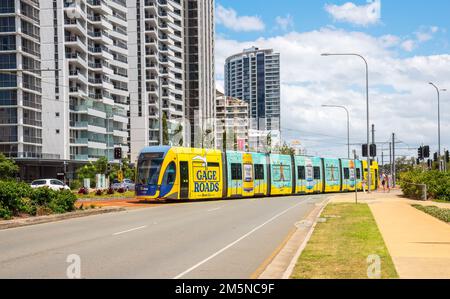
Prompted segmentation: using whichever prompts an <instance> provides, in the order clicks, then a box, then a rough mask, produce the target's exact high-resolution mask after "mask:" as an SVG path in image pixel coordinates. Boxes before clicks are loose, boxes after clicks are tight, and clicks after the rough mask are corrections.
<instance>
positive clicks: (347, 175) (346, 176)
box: [344, 168, 350, 180]
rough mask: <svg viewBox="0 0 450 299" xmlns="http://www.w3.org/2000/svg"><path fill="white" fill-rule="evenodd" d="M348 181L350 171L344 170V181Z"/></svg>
mask: <svg viewBox="0 0 450 299" xmlns="http://www.w3.org/2000/svg"><path fill="white" fill-rule="evenodd" d="M349 179H350V169H348V168H344V180H349Z"/></svg>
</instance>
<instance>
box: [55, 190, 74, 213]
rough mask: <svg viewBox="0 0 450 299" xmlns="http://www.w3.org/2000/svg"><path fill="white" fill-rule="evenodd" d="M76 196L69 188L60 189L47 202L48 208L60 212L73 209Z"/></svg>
mask: <svg viewBox="0 0 450 299" xmlns="http://www.w3.org/2000/svg"><path fill="white" fill-rule="evenodd" d="M76 201H77V197H76V196H75V195H74V194H73V193H72V192H70V191H69V190H64V191H60V192H58V193H57V194H56V197H55V198H53V199H52V201H51V202H50V203H49V208H50V209H51V210H52V212H53V213H57V214H62V213H66V212H71V211H73V210H75V202H76Z"/></svg>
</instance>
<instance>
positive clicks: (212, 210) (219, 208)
mask: <svg viewBox="0 0 450 299" xmlns="http://www.w3.org/2000/svg"><path fill="white" fill-rule="evenodd" d="M221 209H223V207H218V208H215V209H211V210H208V212H214V211H218V210H221Z"/></svg>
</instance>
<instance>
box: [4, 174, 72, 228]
mask: <svg viewBox="0 0 450 299" xmlns="http://www.w3.org/2000/svg"><path fill="white" fill-rule="evenodd" d="M0 190H1V192H0V218H3V219H10V218H11V217H13V216H18V215H20V214H28V215H33V216H34V215H36V214H42V213H57V214H60V213H66V212H70V211H73V210H74V209H75V202H76V200H77V197H76V195H75V194H73V193H72V192H70V191H69V190H62V191H53V190H51V189H49V188H37V189H32V188H31V187H30V186H29V185H28V184H25V183H18V182H15V181H0Z"/></svg>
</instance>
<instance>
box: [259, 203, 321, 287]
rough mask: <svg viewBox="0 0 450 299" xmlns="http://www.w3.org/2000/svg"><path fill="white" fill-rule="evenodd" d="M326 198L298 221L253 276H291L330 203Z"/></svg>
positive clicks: (277, 277)
mask: <svg viewBox="0 0 450 299" xmlns="http://www.w3.org/2000/svg"><path fill="white" fill-rule="evenodd" d="M328 202H329V200H325V201H324V202H323V203H321V204H316V207H315V208H314V209H313V210H312V211H311V212H310V213H309V215H308V216H307V217H306V218H305V220H303V221H301V222H297V223H296V225H295V228H294V229H293V231H291V232H290V233H289V235H288V236H287V238H286V239H285V240H284V241H283V243H282V244H281V245H280V246H279V247H278V248H277V249H276V250H275V252H274V253H273V254H272V255H271V256H270V257H269V258H268V259H267V260H266V261H265V262H264V263H263V265H261V266H260V268H258V270H257V271H256V272H255V273H254V274H253V275H252V278H259V279H282V278H289V276H290V274H291V273H292V270H293V268H294V266H295V263H296V261H297V259H298V256H299V255H300V254H301V252H302V250H303V248H304V247H305V246H306V244H307V242H308V240H309V238H310V237H311V234H312V232H313V231H314V227H315V224H316V222H317V221H318V218H319V217H320V214H321V212H322V211H323V209H324V208H325V207H326V205H327V204H328Z"/></svg>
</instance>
